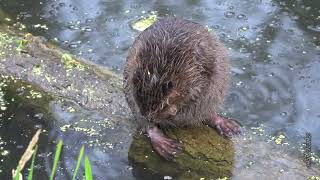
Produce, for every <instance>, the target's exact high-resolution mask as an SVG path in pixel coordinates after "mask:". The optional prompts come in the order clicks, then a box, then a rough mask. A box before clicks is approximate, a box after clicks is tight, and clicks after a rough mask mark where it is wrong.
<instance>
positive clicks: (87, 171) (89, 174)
mask: <svg viewBox="0 0 320 180" xmlns="http://www.w3.org/2000/svg"><path fill="white" fill-rule="evenodd" d="M84 170H85V176H86V180H92V179H93V178H92V172H91V166H90V161H89V158H88V157H87V156H86V157H85V158H84Z"/></svg>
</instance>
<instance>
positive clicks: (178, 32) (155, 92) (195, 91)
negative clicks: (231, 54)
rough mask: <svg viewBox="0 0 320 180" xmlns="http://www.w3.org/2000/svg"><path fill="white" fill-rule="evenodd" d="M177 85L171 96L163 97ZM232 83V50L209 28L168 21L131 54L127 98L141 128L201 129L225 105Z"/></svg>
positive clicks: (150, 32) (138, 42)
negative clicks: (166, 89)
mask: <svg viewBox="0 0 320 180" xmlns="http://www.w3.org/2000/svg"><path fill="white" fill-rule="evenodd" d="M169 81H171V82H172V84H173V88H172V90H170V91H169V93H168V94H164V93H163V92H162V91H161V87H162V86H163V84H165V83H167V82H169ZM228 81H229V64H228V59H227V54H226V50H225V48H224V47H223V45H222V44H221V43H220V42H219V40H218V38H217V37H216V36H215V35H214V34H212V33H210V32H208V30H207V28H205V27H204V26H202V25H200V24H198V23H195V22H192V21H188V20H184V19H181V18H162V19H159V20H158V21H157V22H156V23H155V24H153V25H152V26H150V27H149V28H147V29H146V30H145V31H143V32H142V33H141V34H140V35H139V36H138V37H137V38H136V39H135V41H134V43H133V45H132V47H131V48H130V50H129V53H128V57H127V60H126V65H125V68H124V92H125V95H126V99H127V102H128V104H129V106H130V108H131V110H132V112H133V114H134V116H135V118H136V119H137V120H139V122H140V125H142V126H149V125H153V124H157V125H161V126H167V125H170V126H185V125H197V124H200V123H201V122H204V121H206V120H207V119H209V118H210V117H211V115H212V113H213V112H216V111H217V110H218V109H219V107H220V105H221V104H222V102H223V97H224V95H225V93H226V90H227V87H228Z"/></svg>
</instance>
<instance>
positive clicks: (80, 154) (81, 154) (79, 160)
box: [72, 146, 84, 180]
mask: <svg viewBox="0 0 320 180" xmlns="http://www.w3.org/2000/svg"><path fill="white" fill-rule="evenodd" d="M83 152H84V146H82V147H81V149H80V152H79V157H78V161H77V165H76V169H75V170H74V172H73V175H72V180H75V179H76V176H77V173H78V170H79V167H80V164H81V160H82V156H83Z"/></svg>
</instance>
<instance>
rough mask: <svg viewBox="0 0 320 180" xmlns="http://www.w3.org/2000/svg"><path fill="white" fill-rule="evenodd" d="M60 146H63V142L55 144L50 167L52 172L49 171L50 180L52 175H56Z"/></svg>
mask: <svg viewBox="0 0 320 180" xmlns="http://www.w3.org/2000/svg"><path fill="white" fill-rule="evenodd" d="M62 144H63V142H62V141H61V140H60V141H59V143H58V144H57V147H56V153H55V154H54V161H53V167H52V171H51V175H50V180H53V178H54V175H55V173H56V170H57V164H58V161H59V158H60V153H61V149H62Z"/></svg>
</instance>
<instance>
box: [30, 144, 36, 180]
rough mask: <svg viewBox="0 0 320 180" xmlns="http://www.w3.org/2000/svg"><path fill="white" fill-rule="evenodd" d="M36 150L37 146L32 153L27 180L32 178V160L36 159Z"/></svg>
mask: <svg viewBox="0 0 320 180" xmlns="http://www.w3.org/2000/svg"><path fill="white" fill-rule="evenodd" d="M37 150H38V145H36V147H35V148H34V151H33V155H32V160H31V165H30V168H29V174H28V180H32V177H33V168H34V160H35V159H36V154H37Z"/></svg>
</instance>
